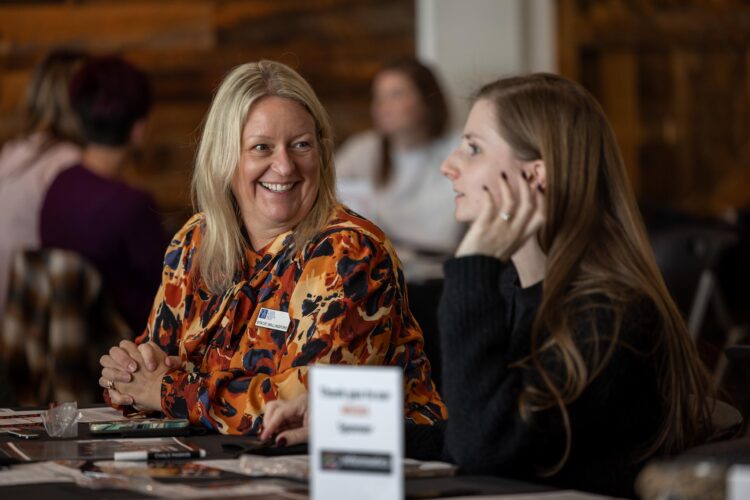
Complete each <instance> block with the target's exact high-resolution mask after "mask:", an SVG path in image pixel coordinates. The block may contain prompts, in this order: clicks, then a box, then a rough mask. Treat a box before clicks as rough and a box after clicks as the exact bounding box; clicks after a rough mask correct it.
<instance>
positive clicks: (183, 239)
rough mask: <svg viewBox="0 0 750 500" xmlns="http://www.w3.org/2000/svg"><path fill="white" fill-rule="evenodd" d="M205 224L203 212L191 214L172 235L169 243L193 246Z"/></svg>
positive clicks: (198, 239)
mask: <svg viewBox="0 0 750 500" xmlns="http://www.w3.org/2000/svg"><path fill="white" fill-rule="evenodd" d="M205 226H206V216H205V215H204V214H203V212H198V213H195V214H193V215H192V216H191V217H190V218H189V219H188V220H187V222H185V224H183V225H182V227H181V228H180V229H179V230H178V231H177V232H176V233H175V235H174V237H172V243H170V245H179V246H188V245H190V246H194V245H196V244H197V243H198V242H199V241H200V237H201V234H202V233H203V230H204V228H205Z"/></svg>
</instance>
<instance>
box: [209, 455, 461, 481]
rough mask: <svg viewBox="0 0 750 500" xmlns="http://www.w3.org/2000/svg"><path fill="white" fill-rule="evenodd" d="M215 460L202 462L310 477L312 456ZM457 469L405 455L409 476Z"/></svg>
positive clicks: (244, 470)
mask: <svg viewBox="0 0 750 500" xmlns="http://www.w3.org/2000/svg"><path fill="white" fill-rule="evenodd" d="M212 462H215V461H211V460H204V461H202V462H201V463H204V464H206V465H211V466H213V467H217V468H219V469H222V470H228V471H230V472H236V473H239V474H245V475H248V476H264V477H293V478H297V479H306V478H307V477H308V476H309V474H310V459H309V456H308V455H283V456H278V457H264V456H261V455H252V454H247V455H242V456H241V457H240V458H239V460H235V461H229V460H227V461H226V462H227V463H226V464H215V463H212ZM223 467H226V468H223ZM457 469H458V467H456V466H455V465H453V464H449V463H447V462H424V461H421V460H414V459H412V458H404V477H406V478H407V479H413V478H429V477H446V476H453V475H455V473H456V470H457Z"/></svg>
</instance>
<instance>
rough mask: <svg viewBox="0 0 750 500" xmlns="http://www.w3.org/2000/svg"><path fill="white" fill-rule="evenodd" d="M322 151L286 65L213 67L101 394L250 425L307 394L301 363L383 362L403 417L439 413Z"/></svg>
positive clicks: (392, 297)
mask: <svg viewBox="0 0 750 500" xmlns="http://www.w3.org/2000/svg"><path fill="white" fill-rule="evenodd" d="M331 147H332V133H331V127H330V124H329V121H328V117H327V115H326V113H325V110H324V109H323V108H322V106H321V105H320V103H319V101H318V99H317V97H316V96H315V94H314V93H313V91H312V89H311V88H310V86H309V85H308V84H307V82H305V81H304V80H303V79H302V78H301V77H300V76H299V75H298V74H297V73H296V72H294V71H293V70H292V69H290V68H288V67H287V66H284V65H283V64H279V63H275V62H270V61H261V62H258V63H250V64H245V65H242V66H239V67H237V68H235V69H234V70H233V71H232V72H230V73H229V75H227V77H226V78H225V80H224V82H223V83H222V84H221V86H220V88H219V90H218V92H217V93H216V96H215V98H214V101H213V104H212V106H211V109H210V111H209V114H208V116H207V118H206V123H205V127H204V131H203V136H202V139H201V144H200V147H199V150H198V154H197V158H196V166H195V173H194V178H193V191H194V197H195V200H196V203H197V206H198V209H199V210H200V211H199V213H197V214H196V215H195V216H194V217H193V218H192V219H190V220H189V221H188V222H187V224H186V225H185V226H184V227H183V228H182V229H181V230H180V231H179V232H178V233H177V234H176V235H175V237H174V238H173V240H172V242H171V244H170V246H169V248H168V249H167V252H166V256H165V259H164V270H163V273H162V285H161V287H160V289H159V292H158V293H157V296H156V299H155V301H154V306H153V309H152V311H151V315H150V317H149V321H148V324H147V325H146V330H145V332H144V333H143V335H142V336H141V337H140V338H139V339H138V340H137V342H136V344H133V343H131V342H123V343H121V344H120V345H119V346H116V347H113V348H112V349H110V353H109V354H108V355H106V356H103V357H102V360H101V362H102V367H103V369H102V376H101V378H100V380H99V383H100V385H101V386H102V387H106V388H107V391H106V395H107V397H108V398H109V400H110V401H111V402H112V403H113V404H114V405H123V406H131V405H132V406H134V407H137V409H139V410H145V411H161V412H163V413H164V414H165V415H166V416H170V417H181V418H188V419H190V421H191V422H192V423H194V424H202V425H204V426H206V427H209V428H212V429H216V430H218V431H219V432H222V433H227V434H258V433H260V431H261V426H262V424H263V414H264V412H265V409H266V403H267V402H270V401H273V400H276V399H290V398H293V397H295V396H297V395H299V394H303V393H305V392H306V385H307V370H308V365H310V364H313V363H340V364H370V365H397V366H400V367H402V368H403V370H404V384H405V385H404V394H405V401H404V412H405V417H406V419H407V420H408V421H411V422H414V423H416V424H433V423H435V422H437V421H441V420H444V419H445V416H446V414H445V407H444V406H443V404H442V402H441V400H440V397H439V396H438V394H437V392H436V391H435V388H434V385H433V383H432V381H431V379H430V364H429V361H428V360H427V358H426V357H425V355H424V352H423V350H422V344H423V340H422V332H421V331H420V329H419V326H418V325H417V323H416V322H415V321H414V319H413V317H412V315H411V312H410V311H409V307H408V303H407V301H406V299H405V293H406V290H405V287H404V283H403V273H402V271H401V268H400V264H399V261H398V258H397V257H396V255H395V252H394V250H393V248H392V246H391V244H390V242H389V241H388V240H387V238H386V237H385V236H384V235H383V233H382V232H381V231H380V230H379V229H378V228H377V227H376V226H375V225H373V224H372V223H370V222H369V221H367V220H366V219H363V218H361V217H359V216H357V215H355V214H353V213H352V212H350V211H349V210H348V209H346V208H345V207H343V206H342V205H340V204H338V203H337V201H336V197H335V186H334V184H335V183H334V166H333V161H332V155H331ZM126 409H127V408H126Z"/></svg>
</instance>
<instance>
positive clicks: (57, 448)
mask: <svg viewBox="0 0 750 500" xmlns="http://www.w3.org/2000/svg"><path fill="white" fill-rule="evenodd" d="M194 449H198V447H197V446H193V445H191V444H188V443H186V442H183V441H181V440H179V439H177V438H174V437H173V438H166V437H159V438H138V439H89V440H80V441H23V442H21V441H15V442H8V443H0V450H2V451H3V452H5V454H6V455H8V456H11V457H14V458H17V459H20V460H24V461H27V462H32V461H40V462H41V461H48V460H112V458H113V457H114V454H115V452H117V451H141V450H144V451H153V452H157V451H185V450H194Z"/></svg>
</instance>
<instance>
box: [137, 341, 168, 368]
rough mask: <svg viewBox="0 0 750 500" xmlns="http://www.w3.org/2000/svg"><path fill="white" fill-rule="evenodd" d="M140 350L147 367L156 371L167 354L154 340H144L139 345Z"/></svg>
mask: <svg viewBox="0 0 750 500" xmlns="http://www.w3.org/2000/svg"><path fill="white" fill-rule="evenodd" d="M138 352H139V353H140V354H141V356H143V362H144V364H145V366H146V368H147V369H149V370H151V371H154V370H155V369H156V367H157V366H158V365H159V363H160V362H161V360H162V359H165V358H166V354H165V353H164V351H162V350H161V348H160V347H159V346H158V345H156V344H155V343H153V342H144V343H143V344H141V345H139V346H138Z"/></svg>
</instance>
